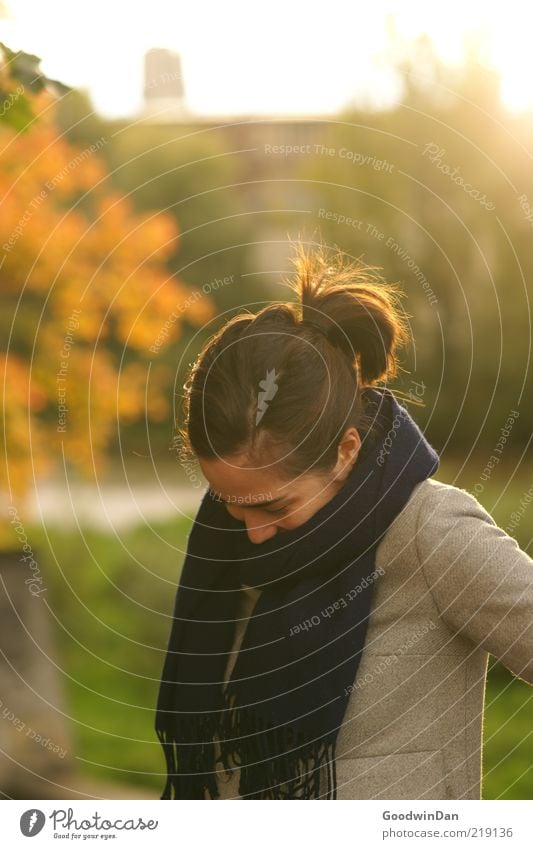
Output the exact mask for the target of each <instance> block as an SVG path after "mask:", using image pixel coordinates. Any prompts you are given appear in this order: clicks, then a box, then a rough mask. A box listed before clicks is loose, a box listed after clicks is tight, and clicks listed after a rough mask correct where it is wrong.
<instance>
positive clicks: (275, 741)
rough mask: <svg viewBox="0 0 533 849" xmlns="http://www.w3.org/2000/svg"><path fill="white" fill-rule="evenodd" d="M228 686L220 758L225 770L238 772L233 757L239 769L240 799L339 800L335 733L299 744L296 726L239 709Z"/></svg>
mask: <svg viewBox="0 0 533 849" xmlns="http://www.w3.org/2000/svg"><path fill="white" fill-rule="evenodd" d="M230 684H231V682H230ZM229 689H230V687H229V686H228V687H227V688H226V690H225V693H224V695H225V701H226V710H225V713H224V716H223V720H222V732H221V742H220V748H221V756H220V758H219V761H221V763H222V764H223V767H224V769H225V771H226V773H230V774H231V773H232V772H233V768H234V767H233V766H232V765H231V764H230V763H229V761H230V758H232V759H233V761H234V764H235V765H236V766H237V767H239V768H240V772H241V775H240V783H239V793H240V795H241V797H242V798H244V799H319V798H326V799H336V798H337V775H336V768H335V749H336V735H331V737H330V738H329V739H327V738H326V739H320V740H317V741H313V742H311V743H301V742H300V743H299V744H298V743H297V739H296V734H295V729H294V727H292V726H289V725H284V726H280V725H279V724H275V723H272V722H269V723H266V722H265V721H264V719H262V717H260V716H257V715H255V714H254V713H253V712H252V711H250V710H249V709H246V710H242V709H240V710H239V709H237V708H236V707H235V696H234V695H233V696H228V693H229ZM235 755H237V758H238V760H236V759H235ZM243 761H244V762H243ZM322 767H325V769H326V793H325V796H324V794H323V793H321V790H322V787H321V783H322V782H321V778H322Z"/></svg>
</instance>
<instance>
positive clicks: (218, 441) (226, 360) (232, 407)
mask: <svg viewBox="0 0 533 849" xmlns="http://www.w3.org/2000/svg"><path fill="white" fill-rule="evenodd" d="M291 261H292V262H293V264H294V265H295V269H296V275H295V279H294V280H289V281H284V282H287V283H288V285H289V286H290V287H291V288H292V289H293V290H294V291H295V292H296V295H297V298H298V301H299V303H297V304H293V303H273V304H271V305H269V306H267V307H265V308H264V309H262V310H261V311H260V312H258V313H257V314H250V313H245V314H243V313H241V314H239V315H237V316H234V317H233V318H232V319H230V320H229V321H228V322H227V323H226V324H225V325H224V326H223V327H222V328H221V329H220V330H218V332H217V333H215V335H214V336H212V337H211V339H210V340H209V341H208V343H207V344H206V345H205V346H204V347H203V349H202V350H201V352H200V354H199V355H198V357H197V359H196V361H195V363H194V364H193V365H192V367H191V368H190V370H189V373H188V376H187V379H186V381H185V384H184V389H185V396H184V408H185V427H182V428H178V433H179V434H180V436H181V439H182V444H183V446H184V447H183V448H182V452H181V456H182V457H185V456H186V454H187V452H190V453H192V454H194V455H196V456H197V457H200V458H206V459H210V458H214V457H230V456H235V455H244V456H245V457H246V458H247V461H248V462H249V463H250V464H252V465H253V466H254V467H257V466H260V465H263V464H272V463H277V462H278V461H279V467H278V469H277V471H278V473H279V475H280V476H282V477H287V478H291V477H293V476H297V475H299V474H303V473H305V472H308V471H310V470H311V469H312V470H313V472H316V473H318V472H325V471H327V470H330V469H332V468H333V466H334V465H335V463H336V461H337V446H338V443H339V441H340V439H341V437H342V435H343V433H344V432H345V430H346V429H347V428H348V427H350V426H352V425H353V426H354V427H356V428H357V429H358V430H360V431H365V430H367V429H368V428H369V427H370V422H371V421H372V417H371V416H369V415H368V414H367V412H366V410H365V408H364V404H363V399H362V390H363V389H364V388H365V387H368V386H371V385H373V384H375V383H377V382H378V381H386V380H388V379H389V378H391V377H394V376H395V375H396V374H397V370H398V363H397V359H396V351H397V348H398V347H399V346H400V345H403V344H406V343H407V342H408V341H409V334H408V324H407V322H406V320H405V316H404V314H403V312H401V311H400V309H399V308H398V307H397V305H396V304H397V300H398V296H401V295H403V293H402V292H401V290H399V289H398V287H397V286H396V285H395V284H392V283H385V282H383V281H381V280H380V279H379V278H378V277H376V276H375V275H374V273H373V272H374V271H375V269H374V268H371V267H368V266H366V265H363V264H362V263H361V262H360V261H359V260H355V261H348V260H347V259H346V257H345V256H344V255H343V254H342V253H341V252H340V251H333V252H330V250H329V249H328V248H326V247H325V246H324V245H323V244H319V245H318V247H316V246H315V248H313V249H311V250H309V251H306V250H305V248H304V246H303V244H302V243H301V242H298V243H296V256H295V257H293V258H292V260H291ZM308 319H311V321H314V322H317V323H319V324H320V326H321V327H323V329H324V332H322V331H321V330H320V329H318V328H315V327H313V326H309V325H308V324H305V323H304V324H302V320H304V321H305V320H308ZM261 391H263V392H264V393H266V394H264V395H262V396H260V393H261ZM260 397H261V398H263V399H265V398H266V400H267V403H266V404H265V403H261V402H260ZM259 409H261V410H262V413H261V416H260V417H259V414H258V410H259ZM257 419H260V420H259V421H258V422H257V423H256V420H257Z"/></svg>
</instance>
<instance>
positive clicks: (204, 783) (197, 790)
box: [156, 715, 220, 799]
mask: <svg viewBox="0 0 533 849" xmlns="http://www.w3.org/2000/svg"><path fill="white" fill-rule="evenodd" d="M176 727H177V729H178V732H181V734H183V736H184V737H185V739H187V740H194V741H205V742H198V743H197V742H194V743H190V742H189V743H187V742H185V741H184V740H181V739H178V737H177V736H176V732H175V731H174V730H172V731H170V730H169V729H168V728H162V727H156V733H157V736H158V738H159V742H160V743H161V746H162V748H163V752H164V755H165V761H166V767H167V778H166V782H165V786H164V788H163V792H162V793H161V796H160V799H205V791H206V790H207V792H208V793H209V794H210V796H211V798H213V799H217V798H218V797H219V796H220V793H219V790H218V786H217V780H216V774H215V772H214V762H215V752H214V741H213V740H212V737H213V736H214V733H215V730H216V729H214V723H213V720H212V718H210V717H209V716H208V715H199V716H195V717H192V718H191V717H187V718H180V720H179V721H177V722H176ZM181 734H180V736H181Z"/></svg>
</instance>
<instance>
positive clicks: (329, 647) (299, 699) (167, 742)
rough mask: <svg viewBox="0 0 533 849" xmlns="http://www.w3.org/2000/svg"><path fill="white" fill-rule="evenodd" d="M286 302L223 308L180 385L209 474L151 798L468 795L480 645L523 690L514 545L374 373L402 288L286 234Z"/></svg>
mask: <svg viewBox="0 0 533 849" xmlns="http://www.w3.org/2000/svg"><path fill="white" fill-rule="evenodd" d="M294 262H295V266H296V278H295V280H293V281H291V283H290V285H291V286H292V287H293V288H294V289H295V291H296V293H297V295H298V299H299V303H298V304H292V303H286V304H272V305H270V306H268V307H266V308H265V309H263V310H261V311H260V312H259V313H258V314H257V315H253V314H249V313H245V314H242V315H239V316H236V317H234V318H233V319H232V320H231V321H229V322H228V323H227V324H226V325H225V326H224V327H223V328H222V329H221V330H220V331H219V332H218V333H217V334H216V335H215V336H214V337H213V338H212V339H211V340H210V341H209V343H208V344H207V345H206V346H205V347H204V349H203V350H202V352H201V353H200V355H199V357H198V359H197V361H196V362H195V363H194V365H193V367H192V368H191V371H190V374H189V377H188V380H187V382H186V384H185V389H186V395H185V412H186V425H185V427H184V428H183V429H182V430H181V435H182V437H183V438H184V444H185V448H186V452H188V453H192V454H193V455H195V456H196V458H197V459H198V462H199V464H200V466H201V469H202V472H203V474H204V476H205V478H206V480H207V481H208V488H207V490H206V492H205V493H204V496H203V498H202V502H201V504H200V507H199V510H198V513H197V515H196V518H195V521H194V524H193V527H192V529H191V532H190V535H189V538H188V545H187V555H186V558H185V563H184V567H183V570H182V574H181V578H180V583H179V587H178V591H177V594H176V601H175V607H174V618H173V625H172V630H171V634H170V639H169V645H168V651H167V654H166V658H165V663H164V668H163V673H162V681H161V686H160V692H159V699H158V705H157V718H156V730H157V734H158V737H159V740H160V742H161V744H162V746H163V750H164V753H165V757H166V765H167V782H166V785H165V787H164V789H163V792H162V796H161V798H162V799H170V798H175V799H216V798H226V799H231V798H233V799H313V798H321V799H479V798H481V756H482V722H483V702H484V688H485V678H486V671H487V661H488V653H489V652H490V653H492V654H494V655H495V656H496V657H498V658H499V659H500V660H501V661H502V662H503V663H504V664H505V665H506V666H507V667H508V668H509V669H510V670H511V671H512V672H513V673H514V674H515V675H517V676H519V677H520V678H522V679H523V680H524V681H527V682H529V683H531V684H533V630H532V628H533V626H532V623H533V561H532V560H531V558H530V557H528V555H527V554H526V553H525V552H523V551H521V550H520V548H519V547H518V545H517V543H516V542H515V540H514V539H513V538H511V537H509V536H507V535H506V534H505V533H504V531H503V530H502V529H501V528H499V527H498V526H497V525H496V524H495V522H494V521H493V519H492V518H491V516H490V515H489V514H488V513H487V512H486V511H485V510H484V508H483V507H482V506H481V505H480V504H479V503H478V502H477V500H476V499H475V498H474V497H473V496H471V495H470V494H469V493H468V492H466V491H464V490H462V489H458V488H456V487H454V486H449V485H446V484H443V483H440V482H439V481H437V480H435V479H434V478H433V477H432V475H433V474H434V473H435V472H436V471H437V469H438V465H439V459H438V456H437V454H436V452H435V451H434V449H433V448H432V447H431V445H429V443H428V442H427V441H426V439H425V437H424V436H423V434H422V432H421V431H420V429H419V428H418V426H417V425H416V423H415V422H414V421H413V419H412V418H411V416H410V415H409V413H408V412H407V410H406V409H405V408H404V407H403V406H401V405H400V404H399V403H398V401H397V400H396V398H395V396H394V395H393V393H392V392H391V391H390V390H389V389H387V388H385V387H381V388H378V387H377V386H376V384H377V382H379V381H384V380H387V379H389V378H390V377H393V376H395V375H396V374H397V368H398V362H397V351H398V349H399V347H400V346H401V345H404V344H405V343H406V342H407V341H408V338H409V337H408V332H407V324H406V321H405V318H404V316H403V314H402V312H401V310H400V309H399V306H398V297H397V296H398V295H399V294H401V293H400V292H399V291H398V290H397V289H396V288H395V287H394V286H393V285H391V284H386V283H383V282H380V281H378V280H377V279H375V278H374V277H373V276H372V274H371V270H369V269H366V268H364V267H362V266H361V265H360V264H358V263H356V262H352V263H347V262H345V261H344V259H343V257H342V256H341V255H340V254H337V255H333V257H329V256H328V252H327V251H326V249H325V248H323V247H319V248H318V249H316V250H315V251H314V252H309V253H306V252H305V250H304V249H303V248H302V247H301V246H299V247H298V253H297V256H296V258H295V260H294Z"/></svg>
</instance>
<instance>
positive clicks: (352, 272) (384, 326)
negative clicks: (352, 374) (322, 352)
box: [288, 243, 410, 386]
mask: <svg viewBox="0 0 533 849" xmlns="http://www.w3.org/2000/svg"><path fill="white" fill-rule="evenodd" d="M292 262H293V263H294V265H295V267H296V280H295V281H288V283H289V286H290V287H291V288H292V289H294V290H295V291H296V294H297V296H298V299H299V301H300V303H301V307H302V319H304V320H305V319H310V320H311V321H313V322H314V323H317V324H320V325H321V326H322V329H323V330H324V331H325V332H326V333H327V336H328V339H329V340H330V341H331V342H332V343H333V344H336V345H337V347H339V349H340V350H341V351H342V352H343V353H344V354H346V356H347V357H348V358H349V359H350V360H351V361H352V362H355V363H356V364H357V366H358V369H359V374H360V378H361V382H362V384H363V385H365V386H369V385H371V384H372V383H375V382H376V381H378V380H382V379H387V380H388V379H390V378H392V377H395V376H396V375H397V372H398V362H397V357H396V354H397V350H398V349H399V348H400V347H401V346H402V345H406V344H407V343H408V342H409V339H410V336H409V332H408V324H407V321H406V320H405V318H404V316H403V314H402V313H401V312H400V310H399V308H398V306H397V301H398V299H399V298H400V297H402V296H404V292H402V291H401V289H399V287H397V286H396V285H395V284H393V283H384V282H378V281H379V278H378V277H377V276H376V275H374V274H373V272H374V271H375V269H374V268H373V267H370V266H365V265H363V264H362V263H360V262H359V261H357V260H356V261H347V260H346V259H345V258H344V257H343V255H342V253H340V252H332V254H331V255H330V256H328V252H327V249H326V247H325V246H324V245H322V244H321V245H319V247H318V248H317V249H315V250H313V251H308V252H306V251H305V248H304V246H303V245H302V243H298V244H297V255H296V257H293V258H292Z"/></svg>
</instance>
